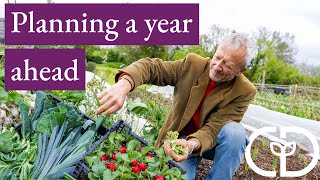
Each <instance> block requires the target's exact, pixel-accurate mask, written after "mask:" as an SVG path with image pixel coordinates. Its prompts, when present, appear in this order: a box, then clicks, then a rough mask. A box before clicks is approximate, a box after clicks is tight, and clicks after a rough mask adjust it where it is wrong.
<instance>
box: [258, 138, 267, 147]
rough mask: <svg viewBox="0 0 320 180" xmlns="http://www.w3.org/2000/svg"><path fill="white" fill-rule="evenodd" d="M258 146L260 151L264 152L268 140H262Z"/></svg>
mask: <svg viewBox="0 0 320 180" xmlns="http://www.w3.org/2000/svg"><path fill="white" fill-rule="evenodd" d="M260 145H261V149H262V150H266V149H267V146H268V140H267V139H265V138H263V139H262V140H261V142H260Z"/></svg>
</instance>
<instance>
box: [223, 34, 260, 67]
mask: <svg viewBox="0 0 320 180" xmlns="http://www.w3.org/2000/svg"><path fill="white" fill-rule="evenodd" d="M220 44H227V45H230V46H232V47H233V49H234V50H238V49H239V48H241V47H245V48H246V56H245V57H244V68H246V67H248V66H249V64H250V62H251V60H252V58H253V51H254V46H253V42H252V41H251V39H250V38H249V37H248V35H246V34H244V33H232V34H231V35H229V36H227V37H226V38H224V39H223V40H222V41H221V42H220Z"/></svg>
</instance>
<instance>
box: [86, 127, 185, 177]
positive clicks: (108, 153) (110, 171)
mask: <svg viewBox="0 0 320 180" xmlns="http://www.w3.org/2000/svg"><path fill="white" fill-rule="evenodd" d="M169 160H171V158H169V157H166V155H165V153H164V151H163V149H161V148H160V149H157V150H154V148H153V147H152V146H143V145H141V143H140V142H139V141H138V140H136V139H135V138H134V136H132V135H130V134H129V133H127V132H126V131H121V133H118V132H115V131H114V132H112V133H111V134H110V135H109V136H108V137H107V138H106V139H105V140H104V141H103V143H102V144H100V145H99V146H98V147H97V148H96V149H95V150H94V151H93V153H91V154H90V155H89V156H86V157H85V162H86V164H87V165H88V166H89V168H90V169H91V172H90V173H89V175H88V177H89V179H94V180H95V179H102V178H103V179H108V180H109V179H110V180H112V179H154V178H156V176H158V177H160V176H163V177H165V178H166V179H185V178H186V176H185V175H182V174H181V171H180V170H179V169H178V168H170V167H169V166H168V162H169Z"/></svg>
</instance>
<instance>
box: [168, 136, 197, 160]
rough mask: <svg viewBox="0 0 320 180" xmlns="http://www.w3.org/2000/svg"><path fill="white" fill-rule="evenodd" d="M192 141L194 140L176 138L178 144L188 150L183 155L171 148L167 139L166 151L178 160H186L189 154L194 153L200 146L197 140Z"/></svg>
mask: <svg viewBox="0 0 320 180" xmlns="http://www.w3.org/2000/svg"><path fill="white" fill-rule="evenodd" d="M191 141H192V140H188V141H187V140H185V139H176V140H174V142H175V143H176V144H177V145H181V146H183V147H184V149H185V150H186V153H185V154H183V155H179V154H176V153H175V152H174V151H173V150H172V149H171V146H170V144H169V143H168V142H167V141H165V142H164V145H163V149H164V152H165V153H166V155H167V156H171V157H172V158H173V159H174V160H175V161H176V162H181V161H184V160H186V159H187V158H188V156H189V154H190V153H192V151H193V150H194V149H196V148H197V147H198V146H199V145H198V143H197V142H196V141H192V142H191Z"/></svg>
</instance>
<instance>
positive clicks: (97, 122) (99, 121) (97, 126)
mask: <svg viewBox="0 0 320 180" xmlns="http://www.w3.org/2000/svg"><path fill="white" fill-rule="evenodd" d="M105 120H106V119H105V117H104V116H101V115H99V117H98V119H97V121H96V131H98V129H99V127H100V126H101V125H102V124H103V123H104V121H105Z"/></svg>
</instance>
